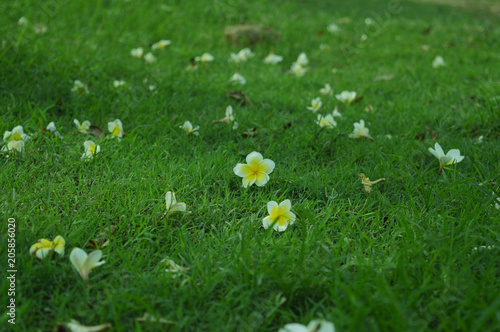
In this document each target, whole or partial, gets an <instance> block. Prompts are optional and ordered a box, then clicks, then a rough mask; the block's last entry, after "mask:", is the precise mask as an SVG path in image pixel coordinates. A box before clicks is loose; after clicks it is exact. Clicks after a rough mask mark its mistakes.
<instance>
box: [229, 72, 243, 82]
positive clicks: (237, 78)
mask: <svg viewBox="0 0 500 332" xmlns="http://www.w3.org/2000/svg"><path fill="white" fill-rule="evenodd" d="M229 82H231V83H236V84H241V85H245V84H247V80H246V79H245V78H244V77H243V75H241V74H240V73H239V72H236V73H234V75H233V76H231V78H230V79H229Z"/></svg>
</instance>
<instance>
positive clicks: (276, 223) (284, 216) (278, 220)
mask: <svg viewBox="0 0 500 332" xmlns="http://www.w3.org/2000/svg"><path fill="white" fill-rule="evenodd" d="M291 208H292V203H291V202H290V200H289V199H285V200H284V201H283V202H281V203H280V205H278V203H276V202H275V201H270V202H269V203H267V212H269V215H268V216H267V217H265V218H264V219H263V220H262V223H263V224H264V228H265V229H268V228H269V226H273V228H274V230H275V231H278V232H283V231H284V230H285V229H286V228H287V227H288V225H292V224H293V223H294V222H295V219H296V216H295V214H294V213H293V212H291V211H290V209H291Z"/></svg>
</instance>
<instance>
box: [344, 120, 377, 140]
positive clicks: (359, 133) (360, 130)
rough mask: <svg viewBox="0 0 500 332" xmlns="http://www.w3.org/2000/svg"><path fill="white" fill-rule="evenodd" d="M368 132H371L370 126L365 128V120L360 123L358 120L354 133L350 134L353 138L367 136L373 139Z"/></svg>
mask: <svg viewBox="0 0 500 332" xmlns="http://www.w3.org/2000/svg"><path fill="white" fill-rule="evenodd" d="M368 132H369V130H368V128H365V121H364V120H360V121H359V123H358V122H355V123H354V131H353V132H352V134H349V137H351V138H361V137H365V138H368V139H370V140H372V141H373V137H371V136H370V135H369V134H368Z"/></svg>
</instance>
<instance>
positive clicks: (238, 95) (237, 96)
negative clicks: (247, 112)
mask: <svg viewBox="0 0 500 332" xmlns="http://www.w3.org/2000/svg"><path fill="white" fill-rule="evenodd" d="M226 96H228V97H229V98H231V99H234V100H236V101H239V102H240V103H241V104H242V105H251V104H252V102H251V101H250V98H248V96H247V95H246V94H244V93H243V92H241V91H240V90H234V91H229V92H228V93H226Z"/></svg>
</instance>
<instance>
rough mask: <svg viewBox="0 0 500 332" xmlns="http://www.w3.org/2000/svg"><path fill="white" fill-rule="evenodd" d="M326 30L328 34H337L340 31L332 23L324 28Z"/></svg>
mask: <svg viewBox="0 0 500 332" xmlns="http://www.w3.org/2000/svg"><path fill="white" fill-rule="evenodd" d="M326 30H328V32H330V33H337V32H339V31H340V27H339V26H338V25H337V24H335V23H332V24H330V25H329V26H328V27H327V28H326Z"/></svg>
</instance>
